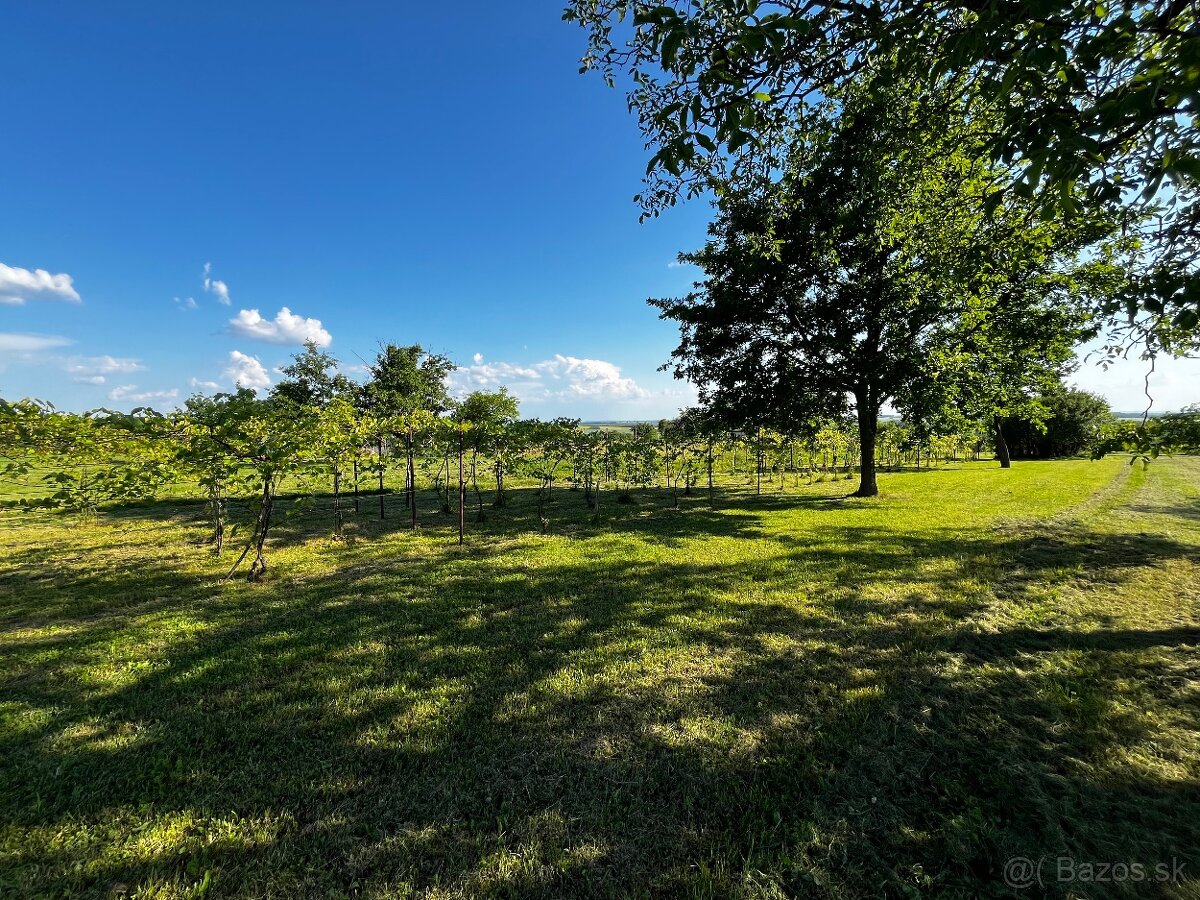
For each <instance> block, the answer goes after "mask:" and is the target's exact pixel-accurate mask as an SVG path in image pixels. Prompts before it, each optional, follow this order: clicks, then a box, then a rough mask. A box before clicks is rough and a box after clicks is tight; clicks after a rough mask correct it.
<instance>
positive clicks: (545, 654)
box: [0, 510, 1200, 897]
mask: <svg viewBox="0 0 1200 900" xmlns="http://www.w3.org/2000/svg"><path fill="white" fill-rule="evenodd" d="M693 511H694V510H693ZM722 518H723V519H729V518H733V519H734V521H733V522H732V523H730V522H728V521H722V522H718V521H717V520H716V517H715V516H714V518H713V519H712V520H711V521H710V520H706V519H704V520H702V519H701V518H700V517H699V516H695V517H693V516H691V515H689V516H688V517H681V518H680V520H679V522H678V523H677V525H676V524H674V523H672V524H670V525H668V526H667V527H666V533H665V537H667V538H682V536H683V534H684V531H685V529H686V527H687V525H688V524H693V525H696V526H697V529H698V533H699V534H711V533H713V532H714V531H715V530H716V529H719V528H723V529H728V530H727V531H720V532H718V533H722V534H730V535H733V536H746V535H749V534H758V523H757V522H756V516H755V515H754V514H750V515H748V516H732V517H731V516H729V515H727V514H726V515H723V516H722ZM685 519H686V520H689V521H685ZM633 530H634V536H638V535H637V532H636V526H634V529H633ZM518 532H519V529H517V528H516V527H515V526H513V527H512V528H500V529H498V531H497V533H496V534H494V535H489V536H488V538H487V539H481V540H479V541H478V542H477V544H476V545H474V546H472V547H471V548H468V552H467V553H465V554H458V555H455V553H456V550H455V549H453V548H446V549H445V550H444V551H441V552H431V553H430V555H428V556H426V557H419V556H418V557H413V556H403V557H396V558H392V559H390V560H389V559H388V557H387V556H386V555H385V554H384V553H383V552H382V550H381V551H380V552H376V553H372V554H369V555H368V556H366V557H365V558H363V557H361V556H356V555H355V553H354V552H353V551H352V550H351V549H347V550H346V551H345V565H339V566H336V567H335V568H334V570H333V571H332V572H330V573H327V574H323V575H322V576H320V577H307V576H306V577H302V578H295V579H286V578H284V579H280V580H278V581H276V582H272V583H268V584H264V585H255V586H248V585H230V586H227V587H225V588H221V589H214V588H213V586H212V584H211V582H198V581H197V578H196V576H195V573H194V572H193V571H190V570H187V569H185V568H184V567H182V566H172V565H171V564H169V562H168V563H166V564H159V565H157V567H155V568H151V569H149V570H147V571H146V572H144V573H143V574H142V575H140V576H138V577H136V578H135V577H134V576H135V574H136V570H135V568H130V567H132V566H134V565H135V563H134V562H130V563H129V566H130V567H126V568H120V567H114V566H111V565H105V564H100V565H97V566H96V567H94V568H92V569H88V570H86V571H79V572H70V571H67V572H63V573H60V575H59V576H58V577H57V578H56V580H54V581H53V582H47V581H45V580H44V579H38V578H37V577H35V573H34V572H33V571H32V570H29V569H22V570H17V571H15V572H12V571H10V572H8V573H6V574H5V576H4V578H3V580H0V603H2V604H3V605H4V607H5V610H4V612H6V613H7V612H8V611H9V608H11V607H12V606H14V605H15V606H16V607H17V608H19V609H20V610H27V609H30V608H35V607H37V606H39V604H41V605H44V606H47V607H49V608H50V609H51V610H52V613H51V615H50V616H49V617H48V618H47V617H43V619H41V620H40V621H42V622H50V623H51V624H53V625H55V626H57V627H56V628H51V629H46V630H45V631H44V633H37V634H33V635H19V636H16V637H13V636H11V635H10V636H9V637H6V638H5V639H4V640H3V643H4V645H5V651H6V656H7V657H8V662H7V663H5V666H4V669H3V672H4V680H3V682H2V683H0V687H2V692H3V700H4V704H5V705H3V706H0V709H2V710H4V712H5V715H6V718H5V719H4V722H5V723H6V724H5V726H4V728H3V730H2V731H0V784H2V786H3V787H4V790H2V791H0V798H3V799H0V815H2V817H3V818H2V820H0V821H2V824H3V827H4V829H5V832H4V833H6V834H8V835H12V836H14V837H9V838H7V839H6V842H5V855H4V856H3V857H2V858H0V893H4V892H20V893H23V894H28V895H36V894H38V893H39V892H40V893H42V894H44V895H46V896H58V895H62V894H64V893H68V892H73V893H75V894H79V895H85V896H87V895H91V896H104V895H105V894H106V893H107V892H109V891H110V890H111V889H112V888H113V887H114V885H121V884H124V885H130V886H140V887H150V886H153V885H159V886H167V887H170V886H174V888H175V889H179V888H180V887H181V886H186V885H189V884H194V883H196V882H199V881H201V880H202V879H203V877H204V873H205V872H209V873H212V874H211V878H212V879H213V880H212V883H211V886H210V888H209V892H210V895H215V896H245V895H267V894H271V895H276V896H317V895H321V896H324V895H330V894H333V895H339V894H340V895H349V894H353V893H356V892H358V893H364V894H373V895H387V894H388V893H389V892H392V893H394V894H395V895H396V896H403V895H405V893H406V891H407V890H408V889H409V888H411V889H412V890H414V891H415V892H417V893H432V892H434V891H435V889H436V890H444V891H449V892H451V893H459V894H462V895H464V896H521V897H527V896H545V897H562V896H573V897H574V896H650V895H654V896H661V895H681V896H696V895H703V896H764V897H766V896H797V895H800V896H828V897H878V896H907V895H910V894H911V893H912V892H914V891H915V892H918V893H922V894H934V895H939V896H964V897H968V896H970V897H977V896H1009V895H1011V891H1009V890H1008V889H1007V888H1006V887H1005V885H1004V882H1003V880H1002V878H1001V871H1002V868H1003V864H1004V861H1005V860H1006V859H1007V858H1009V857H1011V856H1016V855H1021V856H1028V857H1030V858H1033V859H1036V858H1039V857H1041V856H1050V857H1055V856H1058V855H1064V856H1071V857H1073V858H1075V859H1077V860H1080V861H1096V862H1103V861H1109V862H1114V861H1131V862H1132V861H1137V862H1142V863H1144V864H1153V863H1157V862H1159V861H1162V860H1166V859H1169V858H1172V857H1175V858H1178V859H1181V860H1184V861H1185V863H1187V864H1188V866H1189V868H1190V870H1191V871H1192V872H1194V871H1195V867H1196V866H1197V865H1200V860H1197V859H1196V858H1195V853H1196V848H1197V847H1200V807H1198V806H1197V800H1198V799H1200V798H1198V797H1197V793H1196V781H1195V777H1196V768H1195V767H1196V758H1195V751H1196V747H1195V745H1194V744H1193V745H1187V744H1180V743H1179V742H1177V741H1175V739H1174V736H1175V735H1177V734H1178V735H1186V734H1188V733H1193V734H1194V733H1195V732H1196V731H1197V730H1200V715H1198V707H1197V705H1196V704H1195V702H1194V699H1195V698H1194V695H1193V694H1192V693H1191V692H1190V690H1189V687H1188V678H1187V674H1186V673H1187V672H1189V671H1190V672H1192V673H1193V674H1194V673H1195V672H1196V671H1197V662H1198V657H1200V654H1198V652H1197V647H1196V640H1195V637H1196V634H1195V629H1191V628H1175V629H1157V630H1144V631H1139V630H1132V629H1128V628H1124V629H1122V628H1110V629H1108V630H1103V629H1101V630H1096V629H1094V628H1092V629H1090V630H1086V631H1080V630H1078V629H1075V628H1072V627H1055V628H1053V629H1046V630H1035V629H1029V628H1024V627H1021V628H1009V629H1007V630H1003V629H1002V630H999V631H995V630H993V631H989V630H987V629H985V628H983V627H981V621H982V620H983V618H984V617H986V616H987V614H988V612H989V610H990V608H991V607H992V606H993V605H994V603H995V602H996V601H995V598H994V596H993V595H992V594H993V593H994V590H993V589H995V588H996V586H997V585H1001V586H1002V588H1001V591H1002V594H1003V598H1004V599H1005V600H1006V601H1009V602H1019V601H1020V600H1021V599H1022V598H1024V597H1026V596H1034V595H1037V594H1038V592H1039V591H1041V590H1042V589H1043V587H1044V586H1045V585H1046V584H1055V583H1064V582H1066V581H1068V580H1069V579H1071V578H1073V577H1075V576H1074V574H1073V573H1075V572H1078V571H1080V570H1081V569H1086V568H1088V567H1090V566H1092V565H1094V563H1095V561H1096V552H1095V551H1096V549H1097V548H1100V549H1101V550H1102V551H1103V552H1104V561H1105V568H1104V570H1103V578H1104V579H1105V583H1106V584H1109V585H1111V586H1113V587H1114V588H1116V587H1119V586H1120V585H1121V584H1122V583H1123V581H1124V580H1125V579H1126V578H1128V577H1130V576H1131V575H1132V574H1133V573H1134V572H1136V571H1138V569H1139V567H1140V566H1144V565H1153V564H1155V563H1157V562H1163V561H1168V560H1179V559H1186V560H1191V561H1195V560H1196V552H1197V550H1196V548H1195V547H1194V546H1191V545H1187V544H1182V543H1178V542H1175V541H1173V540H1171V539H1168V538H1164V537H1160V536H1151V535H1143V536H1113V535H1105V534H1098V533H1093V532H1090V531H1088V530H1086V529H1084V528H1076V529H1073V530H1064V531H1062V532H1060V533H1058V534H1057V535H1056V537H1055V538H1054V544H1053V546H1052V548H1051V547H1049V546H1047V545H1046V544H1045V543H1044V542H1045V540H1046V539H1045V538H1044V537H1041V536H1032V537H1031V536H1029V535H1013V534H1009V533H1003V532H981V533H969V534H964V533H962V532H960V531H949V530H947V531H946V532H943V533H933V534H923V535H904V534H899V533H896V532H890V531H884V530H882V529H876V528H868V527H859V528H855V529H851V530H847V529H841V530H840V534H841V535H842V538H841V539H842V540H847V541H848V542H849V546H850V548H851V549H850V551H847V549H846V547H845V546H843V547H841V548H840V549H839V548H838V547H835V546H832V545H831V544H830V542H829V541H827V540H823V539H821V538H820V536H795V535H792V536H784V537H780V536H777V535H771V536H768V537H766V538H763V552H762V553H761V554H758V555H757V556H756V557H755V558H753V559H749V560H738V561H718V562H701V561H697V560H694V559H688V558H686V557H683V558H680V559H678V560H676V561H674V562H673V563H672V564H671V565H670V567H669V571H664V567H663V565H662V564H661V563H657V562H655V561H654V560H653V559H651V558H639V557H637V556H636V555H629V556H624V557H623V556H617V557H613V556H602V555H596V556H594V557H588V556H586V555H585V556H583V557H582V559H581V560H578V561H574V562H565V561H564V562H561V563H559V564H556V565H554V566H543V565H541V564H540V563H539V561H538V560H537V559H525V558H524V557H522V556H520V555H514V554H513V553H511V550H512V541H513V540H514V539H515V538H517V537H518V536H519V535H518ZM758 536H760V537H761V535H758ZM590 537H591V536H590V535H588V534H581V535H580V539H581V540H588V539H590ZM329 552H330V553H332V554H334V555H335V556H336V555H337V554H338V552H339V551H337V549H336V548H334V549H332V550H330V551H329ZM134 585H136V587H132V586H134ZM763 585H770V586H771V587H772V590H771V591H769V592H764V591H763V590H762V586H763ZM789 585H795V586H796V588H797V589H798V590H800V591H802V594H803V596H802V597H800V598H796V597H793V596H790V595H789V594H788V591H787V588H788V586H789ZM63 590H68V591H70V592H73V593H80V594H82V593H87V594H95V595H101V596H110V595H115V596H117V597H119V598H121V600H120V602H119V603H114V604H113V605H112V606H111V607H108V608H106V610H107V611H106V612H104V613H101V614H92V615H79V614H77V613H75V612H73V611H72V608H71V607H70V606H69V605H64V604H62V603H61V598H60V597H59V594H60V592H62V591H63ZM56 604H57V605H56ZM8 621H14V620H12V619H9V620H8ZM1092 624H1094V623H1092ZM1181 673H1184V674H1182V675H1181ZM1181 678H1182V679H1183V680H1182V681H1180V679H1181ZM1168 728H1169V731H1164V729H1168ZM139 835H143V836H144V837H139ZM85 836H87V837H86V839H85ZM76 863H80V864H81V865H80V866H79V867H78V868H76ZM31 884H32V885H33V887H32V889H30V885H31ZM1076 887H1077V886H1073V885H1070V884H1047V888H1046V890H1047V893H1049V894H1051V895H1061V896H1065V895H1067V893H1068V892H1069V891H1070V890H1072V889H1075V888H1076ZM1092 887H1095V886H1089V888H1088V890H1089V892H1091V890H1092ZM1100 887H1101V890H1099V891H1095V892H1094V893H1089V896H1101V895H1102V894H1104V893H1110V894H1113V895H1120V894H1121V892H1122V891H1123V890H1125V889H1126V888H1128V889H1129V892H1130V895H1135V894H1136V893H1137V891H1136V890H1134V889H1135V888H1137V889H1142V888H1144V887H1145V885H1120V884H1108V885H1103V886H1100ZM1143 894H1144V891H1143Z"/></svg>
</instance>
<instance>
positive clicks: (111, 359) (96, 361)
mask: <svg viewBox="0 0 1200 900" xmlns="http://www.w3.org/2000/svg"><path fill="white" fill-rule="evenodd" d="M145 368H146V367H145V366H144V365H142V361H141V360H140V359H130V358H128V357H116V356H72V357H71V358H69V359H68V360H67V365H66V370H67V371H68V372H70V373H72V374H74V375H113V374H115V373H117V372H141V371H142V370H144V369H145Z"/></svg>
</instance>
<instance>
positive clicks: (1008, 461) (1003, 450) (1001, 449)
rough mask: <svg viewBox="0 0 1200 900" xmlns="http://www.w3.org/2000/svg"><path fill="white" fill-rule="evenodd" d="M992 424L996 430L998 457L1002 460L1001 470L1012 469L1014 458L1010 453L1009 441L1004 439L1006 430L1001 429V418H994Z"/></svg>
mask: <svg viewBox="0 0 1200 900" xmlns="http://www.w3.org/2000/svg"><path fill="white" fill-rule="evenodd" d="M992 424H993V426H995V429H996V457H997V459H999V460H1000V468H1002V469H1011V468H1012V457H1011V456H1010V455H1009V453H1008V441H1006V440H1005V439H1004V429H1003V428H1001V427H1000V417H999V416H992Z"/></svg>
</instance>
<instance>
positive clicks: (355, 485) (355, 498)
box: [354, 459, 358, 514]
mask: <svg viewBox="0 0 1200 900" xmlns="http://www.w3.org/2000/svg"><path fill="white" fill-rule="evenodd" d="M354 512H355V513H356V514H357V513H358V460H357V459H356V460H354Z"/></svg>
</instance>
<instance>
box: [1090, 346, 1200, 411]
mask: <svg viewBox="0 0 1200 900" xmlns="http://www.w3.org/2000/svg"><path fill="white" fill-rule="evenodd" d="M1087 349H1089V348H1084V350H1085V352H1084V353H1082V354H1081V356H1084V355H1086V350H1087ZM1099 360H1100V357H1099V356H1098V355H1097V356H1094V357H1091V358H1089V359H1085V360H1084V361H1083V362H1082V363H1081V364H1080V366H1079V368H1078V369H1076V370H1075V372H1074V373H1073V374H1072V375H1071V377H1070V378H1068V379H1067V380H1068V381H1070V382H1073V383H1074V384H1075V385H1076V386H1078V387H1080V388H1083V389H1084V390H1086V391H1092V392H1094V393H1097V394H1100V395H1101V396H1103V397H1104V398H1105V399H1106V400H1108V403H1109V405H1110V406H1111V407H1112V408H1113V409H1114V410H1116V411H1118V412H1136V413H1140V412H1142V411H1143V410H1144V409H1145V408H1146V405H1147V404H1148V403H1149V402H1150V401H1149V400H1148V399H1147V398H1146V376H1147V375H1149V376H1150V396H1151V397H1153V398H1154V405H1153V407H1151V409H1152V410H1153V411H1154V412H1167V411H1169V410H1175V409H1180V408H1182V407H1184V406H1187V405H1188V404H1189V403H1195V402H1196V401H1197V399H1200V392H1198V391H1197V390H1196V385H1197V384H1198V383H1200V359H1196V358H1190V359H1189V358H1184V359H1173V358H1171V357H1169V356H1160V357H1159V358H1158V359H1157V360H1156V361H1155V365H1154V372H1153V373H1151V372H1150V362H1149V360H1143V359H1138V358H1137V356H1136V354H1132V358H1128V359H1116V360H1113V361H1111V362H1110V363H1109V365H1108V368H1107V369H1104V368H1101V366H1100V364H1099Z"/></svg>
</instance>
